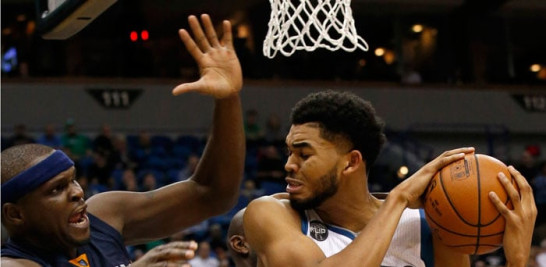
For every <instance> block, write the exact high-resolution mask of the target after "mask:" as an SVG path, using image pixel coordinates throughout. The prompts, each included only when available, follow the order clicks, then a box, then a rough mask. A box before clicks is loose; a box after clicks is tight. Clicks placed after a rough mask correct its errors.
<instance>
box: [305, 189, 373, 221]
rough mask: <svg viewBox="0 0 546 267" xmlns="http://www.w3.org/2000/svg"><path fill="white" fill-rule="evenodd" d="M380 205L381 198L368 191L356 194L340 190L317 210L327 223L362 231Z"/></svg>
mask: <svg viewBox="0 0 546 267" xmlns="http://www.w3.org/2000/svg"><path fill="white" fill-rule="evenodd" d="M340 189H341V188H340ZM380 206H381V200H379V199H377V198H375V197H373V196H372V195H371V194H369V193H368V191H365V192H360V194H354V195H353V194H351V193H349V192H347V193H344V192H338V193H337V194H336V195H335V196H333V197H332V198H330V199H328V200H326V201H325V202H324V203H322V205H320V207H318V208H316V209H315V211H316V212H317V214H318V215H319V216H320V218H321V219H322V220H323V221H324V222H325V223H328V224H332V225H336V226H339V227H343V228H346V229H349V230H351V231H353V232H360V231H361V230H362V229H363V228H364V227H365V226H366V225H367V224H368V222H369V221H370V220H371V219H372V217H373V216H374V215H375V213H376V212H377V210H378V209H379V207H380Z"/></svg>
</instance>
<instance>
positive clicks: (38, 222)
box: [20, 167, 90, 250]
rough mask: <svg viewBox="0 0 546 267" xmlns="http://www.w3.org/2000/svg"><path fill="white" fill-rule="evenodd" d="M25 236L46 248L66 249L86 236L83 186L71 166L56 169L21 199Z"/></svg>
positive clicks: (88, 231)
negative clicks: (51, 176)
mask: <svg viewBox="0 0 546 267" xmlns="http://www.w3.org/2000/svg"><path fill="white" fill-rule="evenodd" d="M20 202H21V205H22V207H23V213H24V221H25V226H26V230H27V231H28V232H29V234H30V235H29V236H28V238H31V239H34V241H35V242H39V243H41V244H44V246H46V247H47V248H48V249H63V250H68V249H71V248H74V247H75V246H78V245H81V244H85V243H86V242H87V241H88V240H89V236H90V228H89V218H88V217H87V213H86V207H87V205H86V204H85V201H84V199H83V190H82V188H81V187H80V185H79V184H78V182H76V179H75V168H74V167H71V168H70V169H68V170H66V171H64V172H62V173H60V174H59V175H57V176H55V177H54V178H53V179H51V180H49V181H47V182H45V183H44V184H43V185H41V186H40V187H38V188H37V189H36V190H34V191H32V192H30V193H29V194H27V195H26V196H24V197H23V198H22V199H21V200H20Z"/></svg>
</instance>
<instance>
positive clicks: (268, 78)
mask: <svg viewBox="0 0 546 267" xmlns="http://www.w3.org/2000/svg"><path fill="white" fill-rule="evenodd" d="M1 5H2V6H1V8H2V18H1V23H2V25H1V28H2V36H1V37H2V40H1V43H2V82H1V96H2V97H1V105H2V106H1V126H2V128H1V134H2V148H5V147H7V146H8V145H9V143H10V138H12V137H13V136H14V129H15V128H16V126H17V125H24V126H26V130H27V134H28V135H29V136H30V137H32V138H38V137H39V136H40V135H41V134H42V133H43V129H44V127H45V126H46V125H48V124H53V125H54V126H55V127H56V129H57V134H58V135H62V134H63V129H64V126H65V124H66V123H67V122H68V121H70V122H73V123H75V125H76V126H77V129H78V132H80V133H82V134H84V135H86V136H87V137H88V138H89V139H90V140H92V139H93V138H95V137H96V136H97V135H98V134H99V133H100V128H101V126H102V125H104V124H108V125H110V126H111V128H112V131H113V132H114V133H115V134H121V135H126V136H128V137H129V136H131V137H134V136H136V135H138V133H139V132H141V131H142V130H145V131H148V132H149V133H151V134H152V135H153V136H166V137H168V138H170V139H171V140H172V141H173V142H176V141H175V140H176V139H177V138H178V137H180V136H196V137H198V138H202V137H204V136H206V134H207V131H208V127H209V126H210V119H211V114H212V101H211V100H210V99H208V98H206V97H203V96H200V95H196V94H187V95H182V96H179V97H173V96H172V95H171V89H172V88H173V87H174V86H175V85H176V84H179V83H181V82H186V81H191V80H194V79H196V77H198V73H197V69H196V68H195V64H194V62H193V60H192V59H191V57H190V56H189V55H188V54H187V53H186V52H185V49H184V47H183V45H182V43H181V41H180V40H179V38H178V35H177V30H178V29H179V28H184V27H186V26H187V20H186V18H187V16H188V15H189V14H200V13H209V14H211V16H212V18H213V21H215V22H219V21H220V20H221V19H230V20H231V21H232V23H233V25H234V31H235V34H236V36H237V38H236V40H235V45H236V49H237V52H238V55H239V57H240V60H241V64H242V67H243V71H244V76H245V85H244V88H243V91H242V99H243V108H244V109H245V110H256V111H257V112H258V118H257V119H258V125H259V127H261V128H262V129H263V130H265V129H266V120H267V118H268V116H269V115H271V114H277V115H278V116H279V117H280V121H281V126H282V127H281V130H282V131H286V130H287V128H288V127H289V125H287V120H288V114H289V112H290V108H291V107H292V105H293V104H294V103H295V102H296V101H297V100H298V99H299V98H301V97H302V96H304V95H306V94H308V93H309V92H312V91H317V90H323V89H335V90H350V91H353V92H355V93H357V94H358V95H360V96H362V97H364V98H365V99H368V100H370V101H371V102H372V103H373V104H374V106H375V107H376V109H377V112H378V114H379V115H380V116H381V117H382V118H383V119H384V120H385V122H386V124H387V130H388V131H387V133H388V137H389V141H390V142H389V143H388V144H387V146H386V148H385V150H384V151H383V153H382V155H381V157H380V159H379V162H378V166H379V167H378V168H377V169H376V172H377V177H379V178H376V180H375V181H373V182H374V183H378V185H377V187H376V188H378V189H380V190H385V191H386V190H388V189H389V188H390V187H392V186H393V185H395V184H396V183H398V182H399V181H400V179H399V178H397V177H402V178H404V177H407V175H409V174H411V173H412V172H413V171H415V170H417V169H418V168H419V166H421V165H422V164H423V162H425V161H427V160H428V159H430V158H431V157H433V156H435V155H437V154H438V153H440V152H442V151H444V150H445V149H449V148H453V147H457V146H475V147H476V148H477V152H478V153H483V154H489V155H492V156H495V157H498V158H499V159H501V160H503V161H504V162H506V163H511V164H516V165H517V166H522V165H521V164H523V160H524V159H527V160H528V158H526V157H528V156H529V155H530V156H531V160H532V163H531V165H533V168H535V169H536V168H537V167H538V165H539V163H541V162H543V161H544V160H545V159H546V49H544V48H545V47H546V31H545V30H544V28H545V27H546V16H545V15H544V14H546V1H542V0H489V1H473V0H420V1H398V0H382V1H378V0H355V1H353V2H352V9H353V15H354V18H355V21H356V25H357V30H358V33H359V34H360V35H361V36H363V37H364V38H365V39H366V40H367V42H368V43H369V44H370V51H368V52H364V51H355V52H351V53H349V52H345V51H337V52H330V51H325V50H320V49H319V50H317V51H315V52H301V51H300V52H297V53H295V54H294V55H292V56H291V57H289V58H287V57H284V56H282V55H277V56H276V57H275V58H274V59H268V58H266V57H264V56H263V55H262V42H263V39H264V36H265V34H266V32H267V22H268V19H269V12H270V5H269V2H268V1H267V0H246V1H244V0H236V1H225V0H201V1H199V0H194V1H169V0H160V1H144V0H133V1H131V0H118V1H117V3H115V4H114V5H113V6H111V7H110V8H109V9H108V10H106V11H105V12H104V13H103V14H102V15H101V16H99V17H98V18H97V19H96V20H95V21H93V22H92V23H91V24H90V25H89V26H88V27H86V28H85V29H83V30H82V31H81V32H79V33H78V34H76V35H75V36H73V37H71V38H69V39H67V40H44V39H43V38H41V37H40V36H39V35H38V34H37V33H36V32H35V29H36V26H37V25H36V16H37V15H36V10H35V9H36V8H35V2H34V1H30V0H4V1H2V3H1ZM416 25H420V27H421V28H420V30H417V28H416V27H415V26H416ZM144 32H146V33H147V34H144ZM135 35H136V37H135ZM144 36H146V37H144ZM380 49H382V50H380ZM381 51H382V52H381ZM252 153H257V154H256V157H257V158H247V160H248V161H251V162H247V164H249V165H251V164H257V163H256V162H254V161H257V160H258V157H259V156H260V154H259V153H260V150H259V148H258V150H257V151H251V153H249V155H254V154H252ZM401 166H408V167H409V173H408V174H406V175H400V174H399V173H398V172H399V171H400V167H401ZM249 168H251V167H249ZM381 171H382V172H381ZM247 175H249V176H252V174H248V173H247ZM392 177H396V178H392ZM382 179H387V180H389V179H394V181H390V182H387V183H383V184H382ZM527 179H529V180H530V181H532V180H533V179H534V177H527ZM535 190H536V189H535ZM544 190H546V189H544ZM227 219H229V218H227ZM219 221H220V222H223V221H222V220H219ZM222 226H224V227H225V225H222ZM537 227H538V226H537ZM537 232H540V233H542V232H544V230H539V231H537ZM541 238H543V236H541ZM540 240H542V239H540ZM540 240H539V241H540ZM535 243H536V245H537V246H539V243H540V242H538V243H537V242H535ZM489 264H490V265H492V266H493V263H491V262H489Z"/></svg>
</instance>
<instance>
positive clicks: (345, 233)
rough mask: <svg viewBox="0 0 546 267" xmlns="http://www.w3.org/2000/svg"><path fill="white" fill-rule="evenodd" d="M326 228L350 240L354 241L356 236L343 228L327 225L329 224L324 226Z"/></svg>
mask: <svg viewBox="0 0 546 267" xmlns="http://www.w3.org/2000/svg"><path fill="white" fill-rule="evenodd" d="M326 227H328V230H330V231H332V232H334V233H338V234H340V235H343V236H346V237H348V238H350V239H351V240H354V239H355V238H356V234H355V233H353V232H352V231H351V230H347V229H345V228H341V227H337V226H335V225H329V224H326Z"/></svg>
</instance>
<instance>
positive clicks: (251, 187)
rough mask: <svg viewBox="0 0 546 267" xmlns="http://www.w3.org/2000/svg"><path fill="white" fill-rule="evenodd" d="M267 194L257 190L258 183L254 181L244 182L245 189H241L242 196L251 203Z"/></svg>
mask: <svg viewBox="0 0 546 267" xmlns="http://www.w3.org/2000/svg"><path fill="white" fill-rule="evenodd" d="M264 194H265V193H264V191H263V190H261V189H257V188H256V182H254V180H250V179H247V180H245V181H244V182H243V188H242V189H241V195H242V196H244V197H246V198H247V201H248V202H250V201H252V200H253V199H255V198H258V197H261V196H263V195H264Z"/></svg>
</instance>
